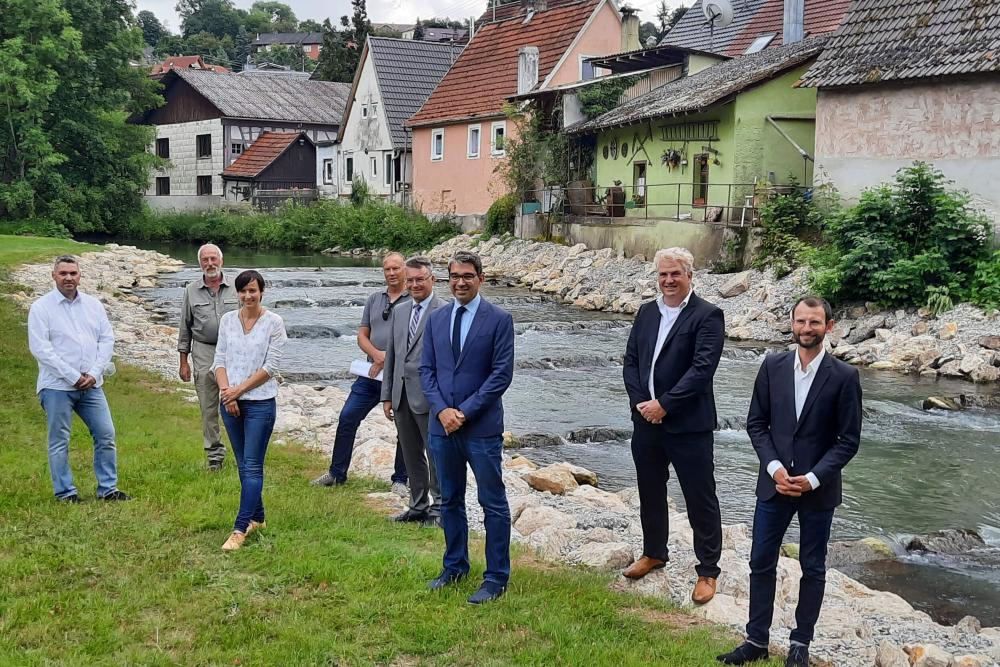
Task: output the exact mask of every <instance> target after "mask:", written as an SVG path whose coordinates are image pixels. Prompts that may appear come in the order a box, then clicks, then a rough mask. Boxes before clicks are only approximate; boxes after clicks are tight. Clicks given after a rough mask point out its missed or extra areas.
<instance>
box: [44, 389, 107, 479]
mask: <svg viewBox="0 0 1000 667" xmlns="http://www.w3.org/2000/svg"><path fill="white" fill-rule="evenodd" d="M38 400H39V402H41V404H42V408H43V409H44V410H45V418H46V420H47V421H48V426H49V474H51V475H52V488H53V489H54V490H55V493H56V498H67V497H69V496H74V495H76V487H75V486H74V485H73V471H72V470H70V467H69V437H70V430H71V427H72V424H73V412H74V411H75V412H76V414H78V415H80V419H82V420H83V423H84V424H86V425H87V428H88V429H89V430H90V435H91V437H93V439H94V476H95V477H96V478H97V495H98V496H102V497H103V496H106V495H108V494H109V493H112V492H114V491H117V490H118V453H117V450H116V449H115V424H114V422H113V421H111V410H110V409H109V408H108V399H107V398H105V396H104V390H103V389H101V388H100V387H94V388H93V389H87V390H85V391H78V390H74V391H61V390H59V389H42V390H41V391H40V392H39V394H38Z"/></svg>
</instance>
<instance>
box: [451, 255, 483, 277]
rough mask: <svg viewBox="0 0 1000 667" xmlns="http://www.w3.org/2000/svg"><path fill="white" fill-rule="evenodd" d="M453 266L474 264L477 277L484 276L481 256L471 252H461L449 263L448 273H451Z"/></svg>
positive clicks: (452, 257) (453, 256)
mask: <svg viewBox="0 0 1000 667" xmlns="http://www.w3.org/2000/svg"><path fill="white" fill-rule="evenodd" d="M452 264H472V266H474V267H476V275H477V276H481V275H483V260H481V259H479V255H477V254H476V253H474V252H472V251H471V250H459V251H458V252H456V253H455V254H454V255H452V256H451V259H450V260H449V261H448V271H449V272H450V271H451V265H452Z"/></svg>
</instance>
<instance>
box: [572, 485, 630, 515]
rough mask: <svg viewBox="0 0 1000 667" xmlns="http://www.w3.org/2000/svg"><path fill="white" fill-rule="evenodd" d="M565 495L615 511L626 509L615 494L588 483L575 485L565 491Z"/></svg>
mask: <svg viewBox="0 0 1000 667" xmlns="http://www.w3.org/2000/svg"><path fill="white" fill-rule="evenodd" d="M566 497H567V498H572V499H573V500H579V501H580V502H583V503H587V504H588V505H594V506H596V507H602V508H604V509H609V510H614V511H616V512H624V511H625V510H626V509H627V508H626V505H625V503H624V501H622V499H621V498H620V497H619V496H618V495H617V494H614V493H609V492H607V491H602V490H601V489H598V488H597V487H594V486H590V485H584V486H580V487H577V488H575V489H573V490H572V491H570V492H569V493H567V494H566Z"/></svg>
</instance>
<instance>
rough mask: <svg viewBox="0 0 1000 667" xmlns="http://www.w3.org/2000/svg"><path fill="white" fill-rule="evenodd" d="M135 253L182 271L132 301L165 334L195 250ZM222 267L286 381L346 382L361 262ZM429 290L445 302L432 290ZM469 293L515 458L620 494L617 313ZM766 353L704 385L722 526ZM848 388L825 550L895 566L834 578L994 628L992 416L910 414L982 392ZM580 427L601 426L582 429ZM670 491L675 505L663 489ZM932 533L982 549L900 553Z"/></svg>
mask: <svg viewBox="0 0 1000 667" xmlns="http://www.w3.org/2000/svg"><path fill="white" fill-rule="evenodd" d="M138 245H140V247H144V248H149V249H153V250H159V251H161V252H165V253H167V254H170V255H172V256H174V257H177V258H179V259H182V260H184V261H186V262H189V263H191V264H190V266H189V268H186V269H185V270H183V271H181V272H180V273H177V274H174V275H168V276H165V277H164V278H163V279H162V280H161V281H160V283H159V286H158V287H157V288H156V289H152V290H145V293H144V296H145V297H146V298H148V299H150V300H151V301H152V302H153V303H154V304H155V307H156V308H158V309H160V310H161V311H162V313H163V315H164V318H165V321H166V322H167V323H170V324H174V325H176V320H177V309H178V306H179V302H180V298H181V288H182V286H183V285H184V284H185V283H186V282H187V281H188V280H191V279H193V278H196V277H197V276H198V269H197V266H196V265H195V264H194V262H195V248H194V247H191V246H187V245H162V244H161V245H158V244H151V243H140V244H138ZM225 260H226V265H227V268H226V271H227V273H228V274H229V275H231V276H234V275H235V274H236V271H238V270H239V268H243V267H253V268H257V269H261V270H262V273H263V274H264V277H265V279H266V280H267V281H268V286H267V290H266V292H265V298H264V303H265V305H267V306H268V307H270V308H272V309H273V310H275V311H276V312H278V313H279V314H280V315H281V316H282V317H283V318H284V320H285V324H286V326H287V329H288V334H289V338H290V341H289V344H288V347H287V353H286V358H285V367H286V373H285V375H286V379H287V380H289V381H294V382H304V383H312V384H335V385H338V386H342V387H345V388H346V387H347V386H349V383H350V376H349V375H348V373H347V367H348V366H349V364H350V362H351V360H352V359H354V358H357V357H358V356H359V354H360V353H359V350H358V347H357V342H356V337H355V333H356V330H357V326H358V322H359V321H360V318H361V311H362V306H363V304H364V301H365V298H366V297H367V296H368V294H370V293H371V292H373V291H375V290H377V289H379V286H380V285H381V284H382V281H381V270H380V269H379V268H378V267H377V266H373V265H372V263H371V262H367V261H364V260H362V261H359V260H356V259H347V258H330V257H324V256H320V255H307V256H294V255H288V254H283V255H264V254H260V253H250V252H247V251H241V250H239V249H234V250H232V251H228V252H227V254H226V257H225ZM441 273H442V274H443V271H442V272H441ZM436 289H437V291H438V293H439V294H440V295H442V296H445V297H449V295H448V294H447V284H446V283H443V282H439V283H438V284H437V286H436ZM695 289H697V283H696V285H695ZM483 293H484V295H485V296H486V297H487V298H489V299H491V300H492V301H493V302H494V303H497V304H498V305H500V306H502V307H504V308H506V309H507V310H509V311H510V312H511V313H512V314H513V316H514V322H515V330H516V333H517V336H516V340H515V364H516V367H515V374H514V382H513V385H512V386H511V388H510V390H509V391H508V392H507V394H506V396H505V398H504V403H505V406H506V415H507V428H508V429H509V430H510V431H512V432H513V433H514V434H515V435H520V436H524V435H528V434H532V435H531V437H529V438H524V440H526V441H527V442H528V443H529V446H527V447H526V448H524V449H523V450H521V451H522V452H523V453H524V454H525V455H526V456H528V457H529V458H531V459H533V460H535V461H536V462H539V463H548V462H555V461H560V460H566V461H570V462H573V463H576V464H578V465H582V466H584V467H586V468H589V469H591V470H593V471H595V472H596V473H597V474H598V477H599V479H600V485H601V487H602V488H605V489H608V490H612V491H613V490H617V489H620V488H623V487H626V486H633V485H634V484H635V470H634V468H633V465H632V459H631V454H630V450H629V444H628V437H627V431H628V430H629V429H630V422H629V416H628V409H627V399H626V396H625V391H624V387H623V385H622V365H621V357H622V354H623V352H624V349H625V341H626V339H627V337H628V333H629V329H630V326H631V318H630V317H627V316H620V315H613V314H608V313H595V312H590V311H584V310H580V309H578V308H575V307H572V306H568V305H565V304H562V303H557V302H555V301H553V300H551V299H549V298H547V297H545V296H542V295H539V294H536V293H532V292H529V291H527V290H524V289H519V288H508V287H499V286H494V285H487V286H486V287H485V288H484V292H483ZM766 353H767V350H765V349H763V348H749V347H738V346H727V348H726V351H725V354H724V355H723V359H722V362H721V364H720V366H719V370H718V373H717V374H716V376H715V390H716V400H717V404H718V411H719V416H720V419H721V420H722V421H723V422H724V423H725V424H727V425H729V426H731V427H732V428H728V429H725V430H721V431H718V432H717V433H716V440H715V443H716V444H715V447H716V450H715V458H716V477H717V480H718V485H719V496H720V501H721V503H722V514H723V522H724V523H727V524H730V523H737V522H746V523H747V524H750V523H751V519H752V514H753V506H754V502H753V500H754V499H753V488H754V483H755V476H756V471H757V458H756V456H755V454H754V451H753V448H752V447H751V446H750V441H749V438H748V437H747V434H746V432H745V431H744V430H742V423H743V421H744V420H745V417H746V413H747V408H748V405H749V400H750V391H751V387H752V386H753V381H754V377H755V376H756V373H757V368H758V366H759V364H760V361H761V359H762V358H763V355H764V354H766ZM862 383H863V386H864V406H865V422H864V428H863V433H862V445H861V452H860V454H859V455H858V457H857V458H856V459H855V460H854V461H853V462H852V463H851V464H850V465H849V467H848V468H847V470H846V472H845V476H844V504H843V506H842V507H841V508H840V509H839V510H838V512H837V514H836V518H835V520H834V527H833V531H834V536H833V539H834V540H851V539H857V538H861V537H869V536H881V537H883V538H885V539H887V540H889V541H890V542H891V543H892V544H894V545H899V551H900V553H901V555H900V557H899V558H897V559H896V560H890V561H881V562H876V563H868V564H865V565H858V566H849V567H846V568H841V569H843V570H844V571H845V572H846V573H847V574H849V575H851V576H853V577H856V578H858V579H860V580H861V581H863V582H864V583H866V584H868V585H870V586H872V587H873V588H880V589H884V590H891V591H893V592H896V593H898V594H900V595H902V596H903V597H904V598H906V599H907V600H908V601H910V602H911V603H912V604H913V605H914V606H916V607H917V608H919V609H922V610H924V611H927V612H928V613H930V614H931V615H932V616H933V617H934V618H935V619H936V620H939V621H941V622H955V621H957V620H958V619H959V618H961V617H962V616H964V615H966V614H973V615H975V616H977V617H979V618H980V619H981V620H982V622H983V625H984V626H985V625H1000V412H997V411H988V410H976V409H972V410H968V411H965V412H957V413H950V412H924V411H922V410H921V409H920V403H921V401H922V399H923V398H925V397H926V396H928V395H948V396H954V395H958V394H961V393H965V394H970V393H975V392H977V391H983V389H981V388H976V387H975V386H973V385H971V384H968V383H963V382H957V381H946V380H933V379H926V378H919V377H913V376H903V375H899V374H895V373H891V372H884V371H881V372H880V371H868V370H863V371H862ZM592 427H602V428H603V429H604V430H603V431H600V432H595V431H593V430H586V429H590V428H592ZM581 429H583V431H582V432H581ZM574 432H575V433H574ZM531 443H534V446H531ZM670 487H671V488H670V493H671V495H672V496H673V497H674V498H675V499H677V500H678V502H679V503H682V502H683V499H682V497H681V494H680V490H679V488H678V487H677V486H676V482H675V481H674V480H671V482H670ZM946 528H972V529H975V530H977V531H978V532H979V533H980V534H981V535H982V536H983V537H984V538H985V539H986V541H987V543H988V544H989V545H990V546H989V547H988V548H987V549H980V550H976V551H972V552H969V553H965V554H962V555H959V556H948V557H944V556H915V555H904V554H902V545H903V544H905V543H906V541H907V540H908V538H909V536H911V535H913V534H922V533H927V532H930V531H934V530H941V529H946ZM795 530H796V529H795V526H794V524H793V527H792V529H791V531H790V534H789V538H788V541H793V540H795V539H796V537H797V536H796V535H795V533H794V531H795Z"/></svg>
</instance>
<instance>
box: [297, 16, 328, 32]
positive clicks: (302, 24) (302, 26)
mask: <svg viewBox="0 0 1000 667" xmlns="http://www.w3.org/2000/svg"><path fill="white" fill-rule="evenodd" d="M299 32H323V24H322V23H320V22H319V21H316V20H315V19H305V20H304V21H299Z"/></svg>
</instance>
